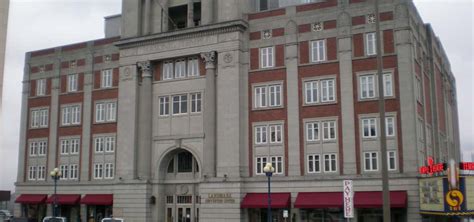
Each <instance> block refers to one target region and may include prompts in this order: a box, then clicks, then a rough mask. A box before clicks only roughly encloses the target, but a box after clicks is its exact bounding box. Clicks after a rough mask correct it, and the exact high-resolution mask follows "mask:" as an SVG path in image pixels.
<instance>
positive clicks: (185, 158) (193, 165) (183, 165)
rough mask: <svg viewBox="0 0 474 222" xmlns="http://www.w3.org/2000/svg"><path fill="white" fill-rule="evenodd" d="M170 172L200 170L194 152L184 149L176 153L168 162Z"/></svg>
mask: <svg viewBox="0 0 474 222" xmlns="http://www.w3.org/2000/svg"><path fill="white" fill-rule="evenodd" d="M167 172H168V173H192V172H199V166H198V163H197V161H196V159H195V158H194V156H193V154H192V153H190V152H188V151H183V152H179V153H177V154H175V155H174V156H173V158H171V160H170V162H169V163H168V168H167Z"/></svg>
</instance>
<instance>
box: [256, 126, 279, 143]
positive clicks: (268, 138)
mask: <svg viewBox="0 0 474 222" xmlns="http://www.w3.org/2000/svg"><path fill="white" fill-rule="evenodd" d="M282 138H283V125H282V124H270V125H260V126H255V144H266V143H267V142H270V143H281V142H282V140H283V139H282Z"/></svg>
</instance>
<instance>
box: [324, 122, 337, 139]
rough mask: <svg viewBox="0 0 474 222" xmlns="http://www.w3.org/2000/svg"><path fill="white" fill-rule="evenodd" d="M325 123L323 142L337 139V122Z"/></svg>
mask: <svg viewBox="0 0 474 222" xmlns="http://www.w3.org/2000/svg"><path fill="white" fill-rule="evenodd" d="M322 123H323V140H335V139H336V121H324V122H322Z"/></svg>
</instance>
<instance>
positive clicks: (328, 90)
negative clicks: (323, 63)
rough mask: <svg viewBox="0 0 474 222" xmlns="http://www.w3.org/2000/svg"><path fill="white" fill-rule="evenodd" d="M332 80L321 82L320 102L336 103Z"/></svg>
mask: <svg viewBox="0 0 474 222" xmlns="http://www.w3.org/2000/svg"><path fill="white" fill-rule="evenodd" d="M334 83H335V81H334V79H325V80H321V102H323V103H324V102H333V101H336V97H335V96H334V95H335V87H334Z"/></svg>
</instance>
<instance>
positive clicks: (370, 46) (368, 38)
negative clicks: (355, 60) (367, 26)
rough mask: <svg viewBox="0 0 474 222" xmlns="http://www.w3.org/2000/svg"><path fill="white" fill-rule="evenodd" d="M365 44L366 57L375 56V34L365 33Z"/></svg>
mask: <svg viewBox="0 0 474 222" xmlns="http://www.w3.org/2000/svg"><path fill="white" fill-rule="evenodd" d="M365 42H366V47H365V51H366V53H367V55H368V56H371V55H376V54H377V46H376V43H377V40H376V38H375V32H371V33H366V34H365Z"/></svg>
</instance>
